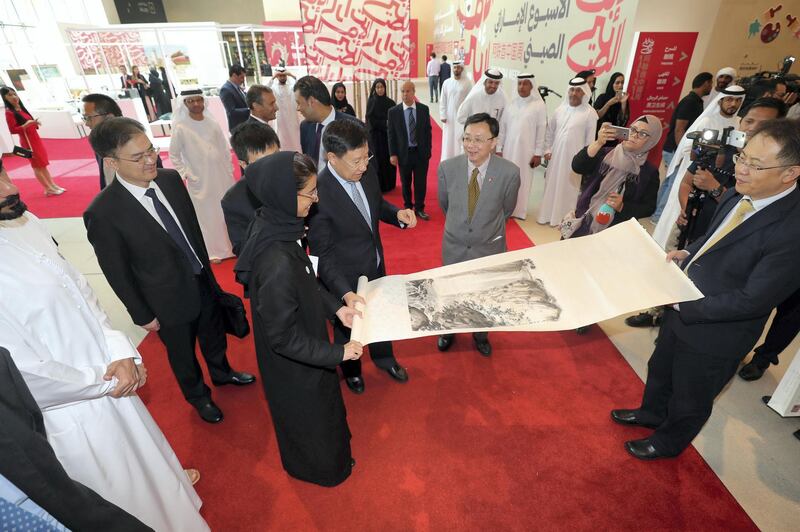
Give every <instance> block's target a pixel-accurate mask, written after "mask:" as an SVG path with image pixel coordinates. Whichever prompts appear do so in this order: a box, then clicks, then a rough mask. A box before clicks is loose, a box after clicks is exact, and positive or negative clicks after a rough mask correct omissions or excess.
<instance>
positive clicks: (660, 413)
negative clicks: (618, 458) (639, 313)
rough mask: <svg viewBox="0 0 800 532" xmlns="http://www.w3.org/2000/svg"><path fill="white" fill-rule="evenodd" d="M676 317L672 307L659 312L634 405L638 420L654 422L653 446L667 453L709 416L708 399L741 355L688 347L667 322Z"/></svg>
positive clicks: (730, 374) (672, 452)
mask: <svg viewBox="0 0 800 532" xmlns="http://www.w3.org/2000/svg"><path fill="white" fill-rule="evenodd" d="M678 319H680V318H679V317H678V314H677V313H676V312H675V311H673V310H672V309H667V310H666V311H665V312H664V321H663V322H662V324H661V331H660V333H659V335H658V343H657V344H656V348H655V350H654V351H653V354H652V355H651V356H650V361H649V362H648V363H647V381H646V383H645V387H644V395H643V397H642V405H641V407H640V409H639V418H640V419H641V420H642V422H643V423H646V424H651V425H655V426H656V427H657V428H656V430H655V432H654V433H653V435H652V436H650V438H649V439H650V442H651V443H652V444H653V447H655V448H656V449H657V450H658V451H659V452H661V453H663V454H665V455H668V456H675V455H678V454H680V453H681V452H682V451H683V450H684V449H685V448H686V447H688V446H689V444H690V443H692V440H693V439H694V438H695V436H697V434H698V433H699V432H700V429H702V428H703V425H705V423H706V421H708V418H709V417H710V416H711V409H712V407H713V406H714V399H715V398H716V397H717V395H719V393H720V392H721V391H722V389H723V388H724V387H725V385H726V384H727V383H728V381H730V380H731V379H732V378H733V376H734V375H735V374H736V370H737V369H738V367H739V363H740V362H741V360H742V359H743V358H744V357H745V356H746V355H747V353H746V352H745V353H742V355H741V356H738V357H737V356H714V355H713V354H711V353H708V352H704V351H701V350H699V349H697V348H695V347H693V346H692V345H690V344H688V343H687V342H685V341H683V340H681V339H679V338H678V336H677V335H676V334H675V332H674V329H673V327H672V324H673V323H674V321H673V320H678ZM729 355H730V354H729Z"/></svg>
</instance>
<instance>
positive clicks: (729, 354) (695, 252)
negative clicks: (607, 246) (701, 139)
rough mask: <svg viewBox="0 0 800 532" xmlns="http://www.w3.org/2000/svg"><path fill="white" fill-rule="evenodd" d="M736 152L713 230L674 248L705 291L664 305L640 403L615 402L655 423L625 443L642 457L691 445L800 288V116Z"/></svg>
mask: <svg viewBox="0 0 800 532" xmlns="http://www.w3.org/2000/svg"><path fill="white" fill-rule="evenodd" d="M734 161H735V162H736V187H735V189H730V190H728V191H727V192H726V193H725V194H724V195H723V196H722V197H721V198H720V201H719V205H718V206H717V210H716V212H715V213H714V217H713V219H712V220H711V224H710V226H709V228H708V231H706V234H705V235H703V236H702V237H700V238H698V239H697V240H695V241H694V242H693V243H692V244H691V245H690V246H689V247H688V248H687V249H685V250H677V251H672V252H670V253H669V254H668V255H667V259H668V260H674V261H676V262H679V263H681V264H682V267H683V269H684V271H685V272H686V274H687V275H688V276H689V278H690V279H691V280H692V281H693V282H694V284H695V285H696V286H697V288H699V289H700V291H701V292H703V294H705V297H703V298H701V299H698V300H696V301H684V302H682V303H679V304H675V305H673V306H672V307H670V308H668V309H667V310H666V311H665V313H664V318H663V321H662V325H661V332H660V333H659V336H658V343H657V344H656V348H655V351H653V354H652V356H651V357H650V361H649V362H648V365H647V382H646V383H645V388H644V396H643V397H642V404H641V406H640V407H639V408H638V409H635V410H612V411H611V418H612V419H613V420H614V421H616V422H617V423H622V424H626V425H641V426H645V427H649V428H654V429H655V432H653V434H651V435H650V437H648V438H645V439H640V440H632V441H628V442H626V443H625V448H626V449H627V451H628V452H629V453H630V454H632V455H633V456H635V457H636V458H639V459H642V460H649V459H653V458H661V457H671V456H677V455H678V454H680V453H681V452H682V451H683V450H684V449H685V448H686V447H688V446H689V444H690V443H691V442H692V440H693V439H694V437H695V436H697V434H698V433H699V432H700V429H701V428H702V427H703V425H704V424H705V422H706V421H707V420H708V418H709V416H710V415H711V409H712V407H713V405H714V399H715V398H716V396H717V394H719V393H720V392H721V391H722V389H723V388H724V387H725V386H726V384H727V383H728V381H730V380H731V379H732V378H733V376H734V374H735V373H736V370H737V368H738V366H739V363H740V362H741V361H742V360H743V359H744V357H745V356H746V355H747V354H748V353H749V352H750V349H752V347H753V345H755V343H756V341H757V340H758V338H759V337H760V336H761V332H762V331H763V329H764V325H765V324H766V322H767V319H768V318H769V315H770V313H771V312H772V309H773V308H775V307H776V306H777V305H778V304H780V303H781V302H782V301H783V300H784V299H786V297H787V296H788V295H790V294H792V293H793V292H795V291H796V290H797V289H798V288H800V276H798V275H797V265H798V264H800V245H798V242H800V190H798V188H797V178H798V176H800V123H798V121H796V120H771V121H768V122H765V123H764V124H762V125H761V126H760V128H759V129H758V130H757V131H756V132H755V133H754V134H753V135H752V137H751V138H750V139H749V140H748V142H747V145H746V146H745V147H744V149H743V150H742V152H741V153H739V154H737V155H736V158H735V159H734Z"/></svg>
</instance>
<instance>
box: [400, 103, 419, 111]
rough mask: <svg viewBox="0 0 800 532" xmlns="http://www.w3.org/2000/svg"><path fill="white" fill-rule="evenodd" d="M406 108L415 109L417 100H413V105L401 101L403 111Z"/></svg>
mask: <svg viewBox="0 0 800 532" xmlns="http://www.w3.org/2000/svg"><path fill="white" fill-rule="evenodd" d="M406 109H414V110H415V111H416V110H417V102H414V103H413V105H406V102H403V111H404V112H405V110H406Z"/></svg>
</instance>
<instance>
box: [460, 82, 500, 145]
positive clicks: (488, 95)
mask: <svg viewBox="0 0 800 532" xmlns="http://www.w3.org/2000/svg"><path fill="white" fill-rule="evenodd" d="M502 80H503V73H502V72H500V71H499V70H497V69H495V68H490V69H488V70H486V72H484V73H483V76H481V79H480V80H479V81H478V83H476V84H475V86H474V87H472V90H470V91H469V94H468V95H467V97H466V98H465V99H464V103H462V104H461V107H459V108H458V115H457V117H456V120H457V121H458V123H459V124H461V125H462V126H463V125H464V124H465V123H466V121H467V118H469V117H470V116H472V115H474V114H478V113H486V114H488V115H489V116H491V117H492V118H494V119H495V120H497V121H498V122H500V121H501V120H502V119H503V109H505V108H506V103H507V101H506V95H505V93H504V92H503V87H502V86H501V83H502ZM499 141H500V139H498V142H499Z"/></svg>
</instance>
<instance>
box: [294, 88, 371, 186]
mask: <svg viewBox="0 0 800 532" xmlns="http://www.w3.org/2000/svg"><path fill="white" fill-rule="evenodd" d="M294 99H295V102H296V103H297V110H298V111H299V112H300V114H301V115H303V118H305V120H303V121H302V122H301V123H300V146H301V149H302V150H303V153H305V154H306V155H308V156H309V157H311V158H312V159H313V160H314V162H315V163H316V164H317V170H318V171H321V170H322V168H323V167H324V166H325V164H326V163H327V159H326V158H325V153H324V146H323V144H322V134H323V133H324V132H325V129H326V128H327V127H328V125H329V124H331V123H332V122H333V121H334V120H353V121H355V122H358V123H359V124H361V121H360V120H359V119H358V118H356V117H354V116H352V115H349V114H347V113H340V112H338V111H336V110H335V109H334V108H333V106H332V105H331V93H330V92H329V91H328V89H327V88H326V87H325V84H324V83H322V81H320V80H319V79H317V78H315V77H314V76H303V77H302V78H300V79H298V80H297V81H296V82H295V84H294Z"/></svg>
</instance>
